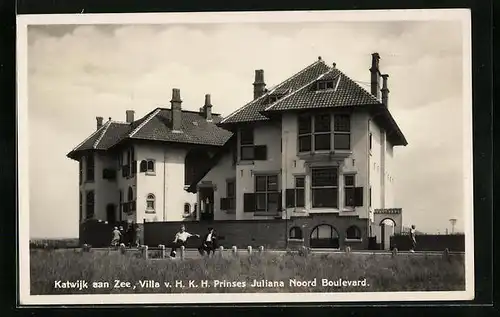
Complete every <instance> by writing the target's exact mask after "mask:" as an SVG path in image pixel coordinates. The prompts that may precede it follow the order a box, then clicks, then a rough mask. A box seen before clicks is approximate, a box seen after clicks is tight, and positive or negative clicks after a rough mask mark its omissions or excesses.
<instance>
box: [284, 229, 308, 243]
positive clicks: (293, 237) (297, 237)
mask: <svg viewBox="0 0 500 317" xmlns="http://www.w3.org/2000/svg"><path fill="white" fill-rule="evenodd" d="M297 231H298V232H299V234H297ZM292 233H294V234H292ZM288 240H299V241H303V240H304V232H303V230H302V228H301V227H299V226H293V227H291V228H290V230H288Z"/></svg>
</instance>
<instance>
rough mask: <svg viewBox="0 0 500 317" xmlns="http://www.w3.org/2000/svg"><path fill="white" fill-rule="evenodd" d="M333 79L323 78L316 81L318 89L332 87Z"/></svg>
mask: <svg viewBox="0 0 500 317" xmlns="http://www.w3.org/2000/svg"><path fill="white" fill-rule="evenodd" d="M333 87H334V85H333V80H324V81H319V82H318V90H326V89H333Z"/></svg>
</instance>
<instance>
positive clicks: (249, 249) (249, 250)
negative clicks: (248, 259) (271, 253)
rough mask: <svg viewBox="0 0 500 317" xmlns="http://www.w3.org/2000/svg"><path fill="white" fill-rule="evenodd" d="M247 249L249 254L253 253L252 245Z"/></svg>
mask: <svg viewBox="0 0 500 317" xmlns="http://www.w3.org/2000/svg"><path fill="white" fill-rule="evenodd" d="M247 251H248V254H249V255H250V254H252V246H251V245H249V246H248V248H247Z"/></svg>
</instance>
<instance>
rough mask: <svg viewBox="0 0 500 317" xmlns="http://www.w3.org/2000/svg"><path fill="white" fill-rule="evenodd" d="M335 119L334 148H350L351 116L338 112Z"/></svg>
mask: <svg viewBox="0 0 500 317" xmlns="http://www.w3.org/2000/svg"><path fill="white" fill-rule="evenodd" d="M333 120H334V125H333V131H334V132H333V148H334V149H335V150H350V149H351V117H350V116H349V115H346V114H337V115H335V117H334V118H333Z"/></svg>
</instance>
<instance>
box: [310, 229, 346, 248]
mask: <svg viewBox="0 0 500 317" xmlns="http://www.w3.org/2000/svg"><path fill="white" fill-rule="evenodd" d="M309 243H310V246H311V248H334V249H338V248H339V235H338V233H337V230H335V228H334V227H332V226H330V225H327V224H323V225H319V226H317V227H315V228H314V229H313V231H312V232H311V236H310V241H309Z"/></svg>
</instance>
